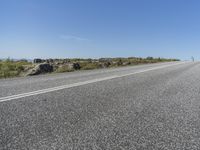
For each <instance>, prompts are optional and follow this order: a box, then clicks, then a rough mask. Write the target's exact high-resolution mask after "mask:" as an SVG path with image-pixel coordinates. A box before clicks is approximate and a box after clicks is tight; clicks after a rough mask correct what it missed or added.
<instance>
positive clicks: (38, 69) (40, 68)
mask: <svg viewBox="0 0 200 150" xmlns="http://www.w3.org/2000/svg"><path fill="white" fill-rule="evenodd" d="M50 72H53V66H52V65H50V64H48V63H42V64H38V65H36V66H35V67H34V68H33V69H31V70H29V72H28V73H27V76H31V75H38V74H42V73H50Z"/></svg>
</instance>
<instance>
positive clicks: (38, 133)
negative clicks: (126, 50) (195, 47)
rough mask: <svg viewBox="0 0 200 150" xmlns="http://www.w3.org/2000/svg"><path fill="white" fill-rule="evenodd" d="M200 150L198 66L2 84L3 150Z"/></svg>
mask: <svg viewBox="0 0 200 150" xmlns="http://www.w3.org/2000/svg"><path fill="white" fill-rule="evenodd" d="M68 149H69V150H71V149H77V150H87V149H89V150H90V149H91V150H92V149H94V150H96V149H97V150H109V149H113V150H124V149H130V150H143V149H147V150H184V149H185V150H193V149H194V150H199V149H200V63H199V62H175V63H162V64H151V65H141V66H136V67H123V68H115V69H102V70H94V71H80V72H73V73H63V74H53V75H42V76H35V77H28V78H14V79H6V80H0V150H68Z"/></svg>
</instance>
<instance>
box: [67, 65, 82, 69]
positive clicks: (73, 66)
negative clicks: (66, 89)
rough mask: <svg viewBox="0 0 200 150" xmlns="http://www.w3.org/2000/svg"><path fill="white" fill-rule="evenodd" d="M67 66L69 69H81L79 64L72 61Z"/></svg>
mask: <svg viewBox="0 0 200 150" xmlns="http://www.w3.org/2000/svg"><path fill="white" fill-rule="evenodd" d="M68 66H69V68H70V69H73V70H79V69H81V66H80V64H79V63H72V64H68Z"/></svg>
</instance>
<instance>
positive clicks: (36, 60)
mask: <svg viewBox="0 0 200 150" xmlns="http://www.w3.org/2000/svg"><path fill="white" fill-rule="evenodd" d="M33 62H34V63H43V62H44V60H42V59H40V58H36V59H34V60H33Z"/></svg>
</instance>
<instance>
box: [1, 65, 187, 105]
mask: <svg viewBox="0 0 200 150" xmlns="http://www.w3.org/2000/svg"><path fill="white" fill-rule="evenodd" d="M183 63H186V62H181V63H176V64H170V65H164V66H159V67H154V68H150V69H145V70H141V71H137V72H133V73H129V74H124V75H114V76H110V77H105V78H100V79H93V80H89V81H83V82H78V83H73V84H68V85H62V86H57V87H53V88H47V89H42V90H37V91H33V92H27V93H22V94H17V95H12V96H7V97H1V98H0V102H5V101H10V100H14V99H19V98H24V97H28V96H33V95H39V94H44V93H49V92H53V91H58V90H63V89H68V88H72V87H77V86H81V85H86V84H91V83H95V82H100V81H105V80H111V79H115V78H121V77H126V76H130V75H135V74H139V73H144V72H148V71H152V70H157V69H163V68H166V67H170V66H175V65H180V64H183Z"/></svg>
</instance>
